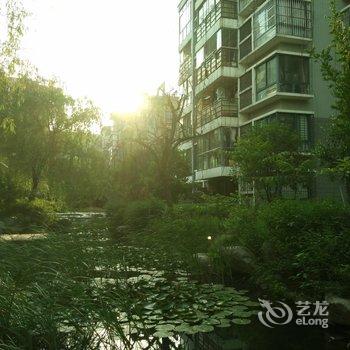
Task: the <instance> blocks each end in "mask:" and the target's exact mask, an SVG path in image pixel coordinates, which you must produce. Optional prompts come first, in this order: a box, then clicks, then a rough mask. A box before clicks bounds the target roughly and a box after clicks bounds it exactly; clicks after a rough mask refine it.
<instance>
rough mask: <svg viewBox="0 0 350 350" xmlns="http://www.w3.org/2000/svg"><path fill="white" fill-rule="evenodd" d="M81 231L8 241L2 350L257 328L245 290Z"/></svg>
mask: <svg viewBox="0 0 350 350" xmlns="http://www.w3.org/2000/svg"><path fill="white" fill-rule="evenodd" d="M75 227H76V228H75V232H71V233H61V234H60V235H52V236H49V237H48V238H47V239H44V240H41V241H35V242H28V243H27V244H18V243H13V242H7V243H6V242H0V281H1V282H0V283H1V288H0V308H1V310H2V312H1V313H0V327H1V329H2V331H1V333H0V344H1V347H6V346H7V347H9V346H13V347H14V348H16V347H17V348H41V349H49V348H66V347H69V348H70V349H79V348H81V347H82V346H83V347H84V348H89V349H96V350H97V349H100V348H101V347H111V348H114V349H118V348H126V349H133V348H135V347H136V344H137V343H139V342H140V341H141V340H146V341H147V344H148V346H149V347H150V348H159V347H160V344H161V342H162V339H163V338H167V337H172V338H171V339H174V337H177V336H178V335H179V334H195V333H198V332H211V331H213V330H214V327H215V328H216V327H229V326H230V324H232V323H233V324H238V325H245V324H249V323H250V318H251V316H252V315H253V314H255V311H254V310H253V308H254V307H255V306H258V305H257V304H256V303H253V302H251V301H250V300H249V298H248V297H246V296H245V295H244V292H240V291H237V290H234V289H233V288H224V287H223V286H220V285H201V284H199V283H197V282H195V281H190V280H189V278H188V275H187V274H186V273H185V272H184V271H182V270H180V269H179V268H180V264H179V263H178V262H176V261H173V260H169V259H168V258H167V257H166V255H164V254H161V253H159V252H155V251H153V250H148V249H136V248H132V247H129V248H126V247H118V246H115V245H111V244H110V242H108V241H106V239H105V238H106V236H105V234H106V232H104V231H102V230H101V229H98V230H96V231H87V230H86V228H84V227H81V226H80V225H76V226H75ZM89 227H93V225H91V223H90V222H89ZM81 231H84V232H85V235H79V234H77V233H78V232H81ZM169 340H170V339H169ZM163 341H164V340H163ZM143 344H145V343H143Z"/></svg>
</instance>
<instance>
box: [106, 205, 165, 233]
mask: <svg viewBox="0 0 350 350" xmlns="http://www.w3.org/2000/svg"><path fill="white" fill-rule="evenodd" d="M166 209H167V207H166V204H165V203H164V202H163V201H161V200H159V199H155V198H151V199H148V200H142V201H141V200H140V201H133V202H130V203H125V202H122V201H121V200H115V201H114V202H113V203H110V204H109V208H108V211H107V212H108V216H109V220H110V226H111V228H112V229H115V228H117V227H118V226H121V225H130V227H132V228H135V229H141V228H146V227H147V226H148V224H149V223H150V221H151V220H153V219H156V218H159V217H162V216H163V215H164V214H165V212H166Z"/></svg>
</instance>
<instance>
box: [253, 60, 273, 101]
mask: <svg viewBox="0 0 350 350" xmlns="http://www.w3.org/2000/svg"><path fill="white" fill-rule="evenodd" d="M255 74H256V92H257V100H258V101H259V100H261V99H263V98H265V97H267V96H268V95H270V94H272V93H274V92H276V90H277V84H276V83H277V56H275V57H273V58H272V59H270V60H269V61H267V62H265V63H263V64H261V65H260V66H258V67H257V68H256V70H255Z"/></svg>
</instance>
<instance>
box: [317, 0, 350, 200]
mask: <svg viewBox="0 0 350 350" xmlns="http://www.w3.org/2000/svg"><path fill="white" fill-rule="evenodd" d="M330 6H331V16H330V18H329V23H330V25H329V28H330V33H331V43H330V45H329V46H328V47H326V48H325V49H323V50H322V51H321V52H315V51H314V52H313V56H314V58H315V59H316V60H317V61H318V62H319V63H320V65H321V71H322V75H323V78H324V79H325V80H326V81H327V82H328V85H329V88H330V90H331V92H332V95H333V96H334V98H335V101H334V104H333V109H334V115H333V116H332V119H331V122H330V123H329V126H328V129H327V130H326V131H327V132H326V140H325V142H323V143H322V145H320V146H319V150H318V154H319V157H320V159H321V160H322V163H323V165H324V168H325V173H326V174H330V175H331V176H333V177H340V178H342V179H343V180H345V183H346V190H347V197H348V201H350V136H349V135H350V117H349V116H350V100H349V94H350V55H349V52H350V27H349V26H348V25H346V24H344V14H343V13H340V12H339V11H338V10H337V6H336V2H335V1H334V0H331V1H330Z"/></svg>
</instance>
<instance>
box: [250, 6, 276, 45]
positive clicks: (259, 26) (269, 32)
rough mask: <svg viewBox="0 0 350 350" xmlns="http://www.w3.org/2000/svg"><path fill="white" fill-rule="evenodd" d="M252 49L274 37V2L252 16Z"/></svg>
mask: <svg viewBox="0 0 350 350" xmlns="http://www.w3.org/2000/svg"><path fill="white" fill-rule="evenodd" d="M253 32H254V47H258V46H260V45H262V44H263V43H265V42H266V41H268V40H270V39H271V38H272V37H273V36H275V35H276V6H275V1H274V0H272V1H269V2H268V3H267V4H266V5H265V6H264V7H263V8H262V9H261V10H259V11H258V12H257V13H256V14H255V15H254V20H253Z"/></svg>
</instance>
